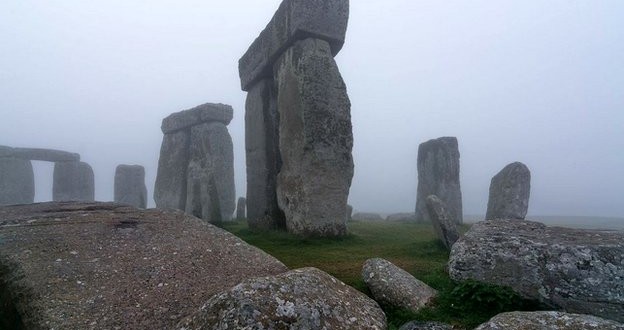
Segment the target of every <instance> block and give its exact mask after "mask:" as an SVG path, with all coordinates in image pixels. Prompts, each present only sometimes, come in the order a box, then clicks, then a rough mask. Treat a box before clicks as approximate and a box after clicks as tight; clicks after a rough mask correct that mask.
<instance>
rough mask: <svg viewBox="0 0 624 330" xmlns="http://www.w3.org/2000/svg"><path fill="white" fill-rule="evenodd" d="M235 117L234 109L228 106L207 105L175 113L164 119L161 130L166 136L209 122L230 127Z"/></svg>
mask: <svg viewBox="0 0 624 330" xmlns="http://www.w3.org/2000/svg"><path fill="white" fill-rule="evenodd" d="M233 116H234V109H232V107H231V106H229V105H227V104H221V103H205V104H202V105H198V106H196V107H194V108H192V109H188V110H183V111H180V112H176V113H173V114H171V115H169V116H168V117H167V118H165V119H163V121H162V125H161V127H160V128H161V130H162V132H163V133H165V134H169V133H173V132H176V131H179V130H183V129H186V128H189V127H191V126H195V125H199V124H202V123H208V122H220V123H222V124H224V125H226V126H227V125H229V124H230V122H231V121H232V118H233Z"/></svg>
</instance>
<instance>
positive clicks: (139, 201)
mask: <svg viewBox="0 0 624 330" xmlns="http://www.w3.org/2000/svg"><path fill="white" fill-rule="evenodd" d="M115 202H117V203H123V204H128V205H132V206H134V207H138V208H141V209H144V208H145V207H146V206H147V187H146V186H145V168H143V166H140V165H119V166H117V169H116V170H115Z"/></svg>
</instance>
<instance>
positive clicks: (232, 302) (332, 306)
mask: <svg viewBox="0 0 624 330" xmlns="http://www.w3.org/2000/svg"><path fill="white" fill-rule="evenodd" d="M179 327H180V328H181V329H187V330H191V329H198V330H199V329H215V330H216V329H224V330H225V329H291V330H315V329H318V330H321V329H386V327H387V326H386V318H385V315H384V313H383V311H382V310H381V308H379V305H377V303H376V302H375V301H373V300H372V299H370V298H368V297H367V296H366V295H364V294H362V293H361V292H359V291H357V290H355V289H353V288H351V287H350V286H348V285H346V284H344V283H342V282H341V281H339V280H338V279H336V278H334V277H332V276H330V275H329V274H327V273H325V272H323V271H320V270H318V269H316V268H302V269H296V270H292V271H290V272H287V273H284V274H280V275H277V276H269V277H259V278H255V279H250V280H246V281H243V282H242V283H240V284H238V285H236V286H235V287H233V288H232V289H230V290H227V291H224V292H221V293H219V294H217V295H215V296H213V297H212V298H211V299H210V300H208V302H206V303H205V304H204V305H203V306H202V308H201V310H199V311H198V312H197V313H196V314H195V315H193V316H192V317H190V318H188V319H187V320H184V321H183V322H182V323H181V324H180V325H179Z"/></svg>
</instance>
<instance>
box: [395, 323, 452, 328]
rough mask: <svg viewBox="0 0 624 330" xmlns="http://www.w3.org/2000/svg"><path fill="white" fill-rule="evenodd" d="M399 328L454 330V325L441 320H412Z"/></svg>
mask: <svg viewBox="0 0 624 330" xmlns="http://www.w3.org/2000/svg"><path fill="white" fill-rule="evenodd" d="M399 330H453V327H452V326H451V325H450V324H445V323H440V322H419V321H411V322H408V323H405V324H403V325H402V326H401V327H400V328H399Z"/></svg>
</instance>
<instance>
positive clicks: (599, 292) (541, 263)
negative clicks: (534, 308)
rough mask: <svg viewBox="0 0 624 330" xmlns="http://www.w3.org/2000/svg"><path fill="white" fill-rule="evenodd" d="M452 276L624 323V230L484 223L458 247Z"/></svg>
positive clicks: (451, 261) (453, 254)
mask: <svg viewBox="0 0 624 330" xmlns="http://www.w3.org/2000/svg"><path fill="white" fill-rule="evenodd" d="M449 275H450V277H451V278H452V279H453V280H456V281H463V280H468V279H473V280H477V281H481V282H485V283H491V284H496V285H503V286H509V287H511V288H512V289H513V290H514V291H516V292H517V293H519V294H520V295H522V296H523V297H524V298H527V299H535V300H539V301H540V302H542V303H543V304H546V305H549V306H551V307H553V308H557V309H562V310H564V311H567V312H571V313H580V314H592V315H596V316H600V317H604V318H607V319H613V320H616V321H619V322H622V321H624V281H623V280H622V279H624V232H615V231H614V232H607V231H596V230H581V229H570V228H559V227H546V226H545V225H543V224H541V223H537V222H531V221H524V220H495V221H484V222H479V223H477V224H474V225H473V226H472V227H471V228H470V230H469V231H468V232H467V233H466V234H465V235H464V236H462V238H460V239H459V240H458V241H457V242H456V243H455V244H454V245H453V248H452V250H451V254H450V258H449Z"/></svg>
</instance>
